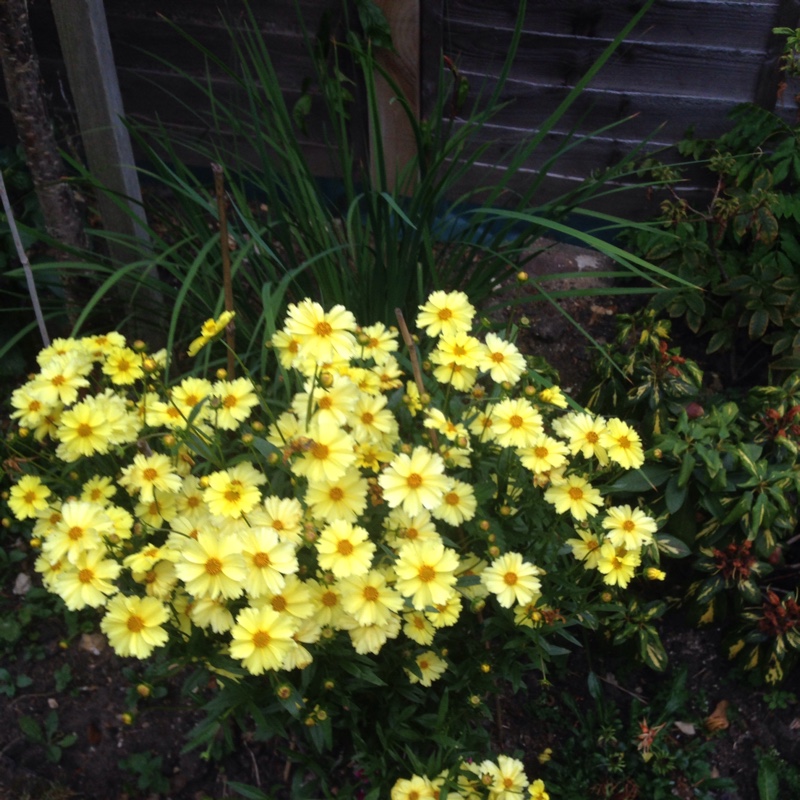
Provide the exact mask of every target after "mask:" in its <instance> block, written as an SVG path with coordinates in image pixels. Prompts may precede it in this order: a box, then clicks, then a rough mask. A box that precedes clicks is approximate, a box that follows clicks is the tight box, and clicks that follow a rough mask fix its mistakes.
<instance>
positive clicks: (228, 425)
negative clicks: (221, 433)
mask: <svg viewBox="0 0 800 800" xmlns="http://www.w3.org/2000/svg"><path fill="white" fill-rule="evenodd" d="M213 393H214V396H215V397H216V398H218V399H219V406H218V407H217V417H216V422H217V427H219V428H222V429H223V430H226V431H233V430H236V428H238V427H239V425H240V424H241V423H242V422H244V421H245V420H246V419H247V418H248V417H249V416H250V413H251V411H252V409H253V407H254V406H257V405H258V397H257V396H256V393H255V387H254V386H253V382H252V381H251V380H250V379H249V378H236V380H233V381H217V382H216V383H215V384H214V387H213Z"/></svg>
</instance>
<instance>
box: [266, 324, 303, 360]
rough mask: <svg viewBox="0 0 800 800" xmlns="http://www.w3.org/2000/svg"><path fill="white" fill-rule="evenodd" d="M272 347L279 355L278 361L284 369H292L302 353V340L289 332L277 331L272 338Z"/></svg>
mask: <svg viewBox="0 0 800 800" xmlns="http://www.w3.org/2000/svg"><path fill="white" fill-rule="evenodd" d="M271 344H272V347H273V348H274V349H275V350H276V351H277V353H278V360H279V361H280V363H281V366H282V367H283V368H284V369H291V368H292V367H294V365H295V362H296V361H297V354H298V353H299V352H300V339H299V338H298V337H296V336H292V335H291V334H290V333H288V332H287V331H276V332H275V334H274V335H273V337H272V342H271Z"/></svg>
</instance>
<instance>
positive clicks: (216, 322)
mask: <svg viewBox="0 0 800 800" xmlns="http://www.w3.org/2000/svg"><path fill="white" fill-rule="evenodd" d="M235 316H236V312H235V311H223V312H222V314H220V315H219V317H218V318H217V319H214V318H213V317H211V318H210V319H207V320H206V321H205V322H204V323H203V325H202V326H201V328H200V335H199V336H198V337H197V338H196V339H193V340H192V342H191V343H190V344H189V349H188V350H187V354H188V355H189V356H192V357H194V356H196V355H197V354H198V353H199V352H200V351H201V350H202V349H203V348H204V347H205V346H206V345H207V344H208V343H209V342H210V341H211V340H212V339H213V338H214V337H215V336H217V335H219V334H220V333H222V331H224V330H225V328H226V327H227V326H228V325H229V324H230V322H231V320H233V318H234V317H235Z"/></svg>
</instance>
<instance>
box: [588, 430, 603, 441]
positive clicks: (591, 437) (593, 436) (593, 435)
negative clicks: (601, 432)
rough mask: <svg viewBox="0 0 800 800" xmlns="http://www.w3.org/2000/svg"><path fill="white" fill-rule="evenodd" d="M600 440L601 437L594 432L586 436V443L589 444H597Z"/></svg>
mask: <svg viewBox="0 0 800 800" xmlns="http://www.w3.org/2000/svg"><path fill="white" fill-rule="evenodd" d="M599 439H600V437H599V436H598V435H597V434H596V433H595V432H594V431H589V432H588V433H587V434H586V441H587V442H589V444H597V442H598V440H599Z"/></svg>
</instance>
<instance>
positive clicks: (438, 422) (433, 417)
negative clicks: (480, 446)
mask: <svg viewBox="0 0 800 800" xmlns="http://www.w3.org/2000/svg"><path fill="white" fill-rule="evenodd" d="M425 417H426V419H425V422H424V423H423V425H424V426H425V427H426V428H432V429H433V430H435V431H438V432H439V433H441V434H443V435H444V436H446V437H447V438H448V439H449V440H450V441H451V442H456V441H458V440H459V439H462V440H463V441H468V440H469V434H468V432H467V429H466V427H465V426H464V424H463V423H461V422H453V421H452V420H450V419H448V418H447V417H446V416H445V415H444V414H443V413H442V412H441V411H440V410H439V409H438V408H429V409H428V410H427V411H426V412H425Z"/></svg>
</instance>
